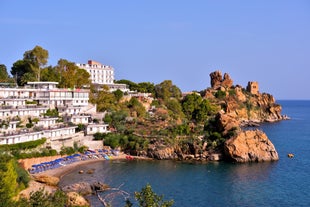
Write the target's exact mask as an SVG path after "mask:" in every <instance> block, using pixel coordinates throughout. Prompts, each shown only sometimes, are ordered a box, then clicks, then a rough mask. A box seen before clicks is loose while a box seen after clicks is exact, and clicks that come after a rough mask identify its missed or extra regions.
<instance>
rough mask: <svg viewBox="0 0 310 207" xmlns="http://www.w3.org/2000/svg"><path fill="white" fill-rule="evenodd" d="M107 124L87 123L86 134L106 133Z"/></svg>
mask: <svg viewBox="0 0 310 207" xmlns="http://www.w3.org/2000/svg"><path fill="white" fill-rule="evenodd" d="M108 126H109V125H108V124H89V125H87V128H86V134H88V135H90V134H95V133H98V132H99V133H108V132H110V131H109V130H108Z"/></svg>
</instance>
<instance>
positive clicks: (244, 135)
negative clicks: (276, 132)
mask: <svg viewBox="0 0 310 207" xmlns="http://www.w3.org/2000/svg"><path fill="white" fill-rule="evenodd" d="M224 154H225V156H226V158H227V159H228V160H230V161H233V162H261V161H275V160H278V159H279V156H278V153H277V151H276V149H275V147H274V145H273V144H272V143H271V141H270V140H269V139H268V137H267V135H266V134H265V133H264V132H262V131H260V130H247V131H242V132H240V133H239V134H238V135H237V136H235V137H232V138H230V139H229V140H227V141H226V142H225V144H224Z"/></svg>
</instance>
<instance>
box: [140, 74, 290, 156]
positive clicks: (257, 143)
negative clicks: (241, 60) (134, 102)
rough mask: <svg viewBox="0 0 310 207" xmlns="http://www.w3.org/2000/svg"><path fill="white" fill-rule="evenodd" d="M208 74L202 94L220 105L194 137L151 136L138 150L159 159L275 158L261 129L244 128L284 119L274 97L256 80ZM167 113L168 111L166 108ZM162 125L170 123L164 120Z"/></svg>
mask: <svg viewBox="0 0 310 207" xmlns="http://www.w3.org/2000/svg"><path fill="white" fill-rule="evenodd" d="M210 77H211V87H210V88H207V89H206V90H205V91H204V93H202V94H203V96H202V97H203V99H205V100H208V101H209V102H210V103H212V104H213V105H214V106H217V107H219V108H218V109H217V111H218V112H217V113H216V114H214V115H213V117H212V116H209V117H208V119H209V121H207V122H205V125H204V128H203V130H204V132H203V133H202V134H201V133H200V135H199V136H197V135H196V136H197V137H196V138H194V137H193V138H188V137H187V136H177V137H176V138H174V143H175V144H171V143H167V138H165V137H162V138H160V139H159V138H153V139H151V140H150V143H149V144H148V147H147V149H146V150H145V151H143V152H140V154H143V155H145V156H148V157H151V158H154V159H159V160H163V159H179V160H212V161H214V160H222V159H225V160H228V161H232V162H261V161H275V160H278V159H279V157H278V153H277V151H276V149H275V147H274V145H273V144H272V142H271V141H270V140H269V139H268V137H267V135H266V134H265V133H264V132H262V131H260V130H246V127H247V126H251V127H256V126H258V125H259V124H260V123H263V122H275V121H280V120H284V119H287V117H286V116H283V115H281V111H282V107H281V106H280V105H279V104H277V103H276V101H275V99H274V97H273V96H272V95H270V94H268V93H260V91H259V85H258V82H255V81H250V82H248V85H247V86H246V87H242V86H240V85H234V84H233V80H232V79H231V77H230V75H229V74H227V73H225V74H224V76H222V73H221V71H215V72H212V73H211V74H210ZM192 96H194V97H195V98H194V99H196V100H195V101H196V102H197V101H198V100H199V97H197V96H195V95H192ZM186 104H187V103H186ZM161 110H163V109H161ZM193 113H197V112H195V111H193ZM166 114H169V111H168V110H167V113H166ZM159 122H160V121H159ZM170 122H171V120H170ZM162 125H164V124H162ZM165 125H169V123H167V122H165ZM176 127H177V126H176ZM190 128H191V130H192V131H195V128H199V123H195V122H194V123H191V127H190Z"/></svg>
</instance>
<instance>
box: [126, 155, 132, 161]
mask: <svg viewBox="0 0 310 207" xmlns="http://www.w3.org/2000/svg"><path fill="white" fill-rule="evenodd" d="M126 159H127V160H133V159H134V158H133V157H132V156H130V155H127V156H126Z"/></svg>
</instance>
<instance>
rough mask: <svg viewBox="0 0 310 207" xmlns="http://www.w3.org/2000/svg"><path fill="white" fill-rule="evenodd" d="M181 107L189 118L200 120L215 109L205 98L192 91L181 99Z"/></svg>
mask: <svg viewBox="0 0 310 207" xmlns="http://www.w3.org/2000/svg"><path fill="white" fill-rule="evenodd" d="M182 108H183V111H184V113H185V115H186V117H187V118H188V119H189V120H192V121H196V122H202V121H205V120H206V119H207V118H208V116H210V115H212V114H214V113H215V112H216V111H217V109H216V107H215V106H213V105H212V104H211V103H210V102H209V101H208V100H207V99H203V98H202V97H201V96H200V95H199V94H196V93H192V94H189V95H187V96H185V97H184V99H183V100H182Z"/></svg>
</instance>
